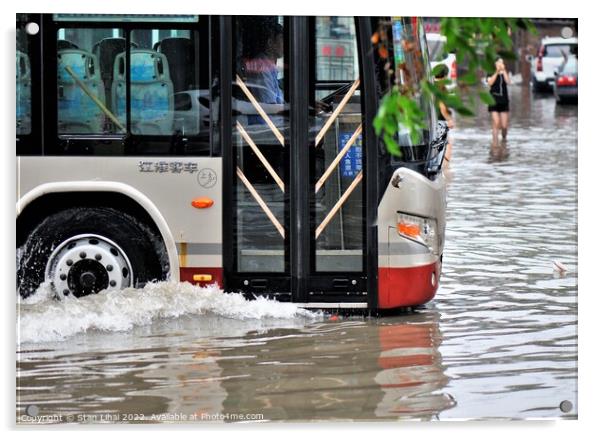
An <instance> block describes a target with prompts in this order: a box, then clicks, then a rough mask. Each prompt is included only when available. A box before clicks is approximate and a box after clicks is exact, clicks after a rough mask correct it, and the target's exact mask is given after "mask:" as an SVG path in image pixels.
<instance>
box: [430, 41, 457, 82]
mask: <svg viewBox="0 0 602 439" xmlns="http://www.w3.org/2000/svg"><path fill="white" fill-rule="evenodd" d="M426 42H427V45H428V50H429V61H430V64H431V71H434V69H435V67H436V66H438V65H439V64H445V66H446V67H447V79H449V80H450V82H451V83H450V84H449V85H448V86H447V88H448V89H452V88H455V87H456V85H457V78H458V72H457V66H456V55H455V54H454V53H447V52H446V51H445V43H446V42H447V38H446V37H445V36H443V35H439V34H436V33H427V34H426Z"/></svg>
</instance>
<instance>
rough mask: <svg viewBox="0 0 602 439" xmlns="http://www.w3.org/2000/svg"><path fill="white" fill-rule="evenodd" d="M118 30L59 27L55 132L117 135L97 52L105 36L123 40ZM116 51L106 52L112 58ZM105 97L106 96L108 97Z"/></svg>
mask: <svg viewBox="0 0 602 439" xmlns="http://www.w3.org/2000/svg"><path fill="white" fill-rule="evenodd" d="M122 34H123V32H122V31H121V30H120V29H81V28H69V29H59V31H58V34H57V66H58V71H57V106H58V108H57V112H58V133H59V134H117V133H122V132H123V131H124V130H123V127H120V126H119V125H118V124H116V123H115V115H114V114H113V112H112V111H111V102H110V95H109V94H108V93H107V91H108V89H110V84H111V81H112V78H111V76H110V75H107V68H106V66H107V64H111V60H110V59H107V55H106V53H105V52H103V51H101V47H104V46H103V42H104V41H106V40H107V39H117V40H120V39H121V40H123V38H122V37H121V35H122ZM118 51H119V50H114V51H113V53H112V54H111V55H110V56H111V57H116V54H117V52H118ZM108 96H109V97H108Z"/></svg>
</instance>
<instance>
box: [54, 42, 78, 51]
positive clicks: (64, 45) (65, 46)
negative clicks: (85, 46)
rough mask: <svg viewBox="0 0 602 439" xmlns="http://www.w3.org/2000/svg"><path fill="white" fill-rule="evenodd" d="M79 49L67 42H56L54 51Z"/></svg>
mask: <svg viewBox="0 0 602 439" xmlns="http://www.w3.org/2000/svg"><path fill="white" fill-rule="evenodd" d="M65 49H79V46H78V45H77V44H75V43H72V42H71V41H69V40H57V42H56V50H65Z"/></svg>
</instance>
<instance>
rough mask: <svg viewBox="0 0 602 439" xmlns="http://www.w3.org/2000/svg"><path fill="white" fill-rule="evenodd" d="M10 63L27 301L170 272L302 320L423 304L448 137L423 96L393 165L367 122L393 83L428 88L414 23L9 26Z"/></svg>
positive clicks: (50, 22)
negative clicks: (417, 121)
mask: <svg viewBox="0 0 602 439" xmlns="http://www.w3.org/2000/svg"><path fill="white" fill-rule="evenodd" d="M379 29H385V30H384V32H386V33H387V35H388V38H387V39H386V41H387V45H386V47H384V49H386V52H385V54H383V53H382V52H383V49H382V48H381V50H376V48H375V46H374V45H373V43H372V42H371V37H372V36H373V34H374V33H375V32H377V31H379ZM381 41H382V39H381ZM16 55H17V56H16V62H17V69H16V90H17V104H16V107H17V108H16V132H17V178H18V182H17V258H18V266H17V291H18V294H20V295H21V296H22V297H27V296H29V295H32V294H35V293H36V291H37V290H38V288H39V286H40V285H41V284H42V283H46V284H47V285H49V286H50V287H51V288H52V289H53V290H54V292H55V294H56V296H57V298H58V299H60V298H61V297H63V296H67V295H73V296H76V297H82V296H85V295H88V294H96V293H98V292H100V291H102V290H109V291H108V293H110V291H112V290H119V289H123V288H126V287H141V286H144V285H145V284H146V283H147V282H150V281H153V280H168V279H169V280H174V281H187V282H191V283H195V284H199V285H209V284H213V283H217V284H219V286H220V287H221V288H223V290H224V291H226V292H240V293H243V294H245V295H248V296H250V297H252V296H260V295H264V296H268V297H270V298H275V299H277V300H280V301H288V302H293V303H298V304H300V305H301V306H303V307H307V308H341V309H345V308H360V309H366V310H368V311H377V310H383V309H390V308H400V307H414V306H417V305H421V304H424V303H425V302H427V301H429V300H431V299H432V298H433V297H434V295H435V292H436V290H437V288H438V283H439V277H440V274H441V263H442V255H443V243H444V235H445V196H446V192H445V181H444V177H443V175H442V173H441V161H442V158H443V153H444V148H445V130H443V131H441V130H440V129H438V128H440V127H438V125H437V121H436V116H435V113H434V106H433V103H432V102H431V100H430V99H428V98H427V97H425V96H422V95H417V96H416V99H417V101H418V102H419V104H420V106H421V108H422V109H423V110H424V112H425V114H426V120H425V125H426V127H427V128H426V129H424V131H423V132H422V133H421V139H420V141H419V142H418V143H412V142H411V140H410V138H409V136H408V135H407V133H405V134H404V132H403V129H402V128H403V127H400V131H399V133H398V134H397V139H398V143H399V147H400V152H401V156H400V157H397V156H392V155H390V154H389V153H388V152H387V151H386V149H385V148H384V146H383V143H382V142H381V140H380V139H379V138H378V136H377V135H376V134H375V131H374V128H373V126H372V121H373V119H374V117H375V116H376V112H377V110H378V105H379V101H380V98H381V97H382V96H383V95H384V94H385V93H386V92H387V91H388V90H389V89H390V87H391V86H392V84H393V83H394V81H395V80H396V79H397V80H398V81H401V82H404V81H414V82H417V81H419V80H421V79H422V78H423V77H425V76H427V77H428V76H430V69H429V62H428V54H427V49H426V40H425V36H424V31H423V29H422V24H421V20H420V19H418V18H415V17H414V18H412V17H302V16H292V17H288V16H203V15H142V14H141V15H98V14H18V15H17V49H16Z"/></svg>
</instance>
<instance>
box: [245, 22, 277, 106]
mask: <svg viewBox="0 0 602 439" xmlns="http://www.w3.org/2000/svg"><path fill="white" fill-rule="evenodd" d="M263 36H264V38H263V44H262V46H263V47H256V50H255V51H254V52H255V53H254V54H253V56H252V57H251V58H249V59H247V60H246V62H245V73H246V76H247V82H248V84H249V85H255V86H256V87H253V95H254V96H255V98H256V99H257V101H259V102H261V103H264V104H284V94H283V92H282V89H281V88H280V81H279V80H278V66H277V61H278V59H279V58H282V57H283V56H284V44H283V28H282V25H281V24H278V23H273V24H271V25H269V26H267V27H266V29H265V34H264V35H263Z"/></svg>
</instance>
